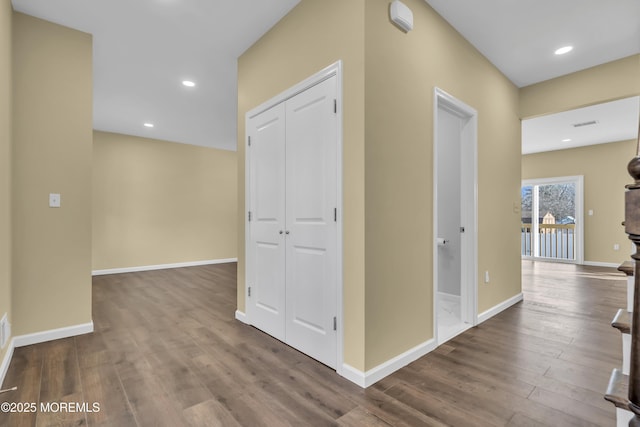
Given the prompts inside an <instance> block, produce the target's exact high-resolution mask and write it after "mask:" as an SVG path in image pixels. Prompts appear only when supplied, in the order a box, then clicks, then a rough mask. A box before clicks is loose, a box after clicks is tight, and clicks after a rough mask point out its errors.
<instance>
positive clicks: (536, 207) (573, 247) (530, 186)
mask: <svg viewBox="0 0 640 427" xmlns="http://www.w3.org/2000/svg"><path fill="white" fill-rule="evenodd" d="M521 197H522V209H521V212H522V224H521V254H522V256H523V257H526V258H529V257H531V258H540V259H545V260H554V261H565V262H582V236H581V230H582V227H580V221H579V219H581V218H582V177H581V176H579V177H564V178H551V179H540V180H527V181H523V183H522V189H521Z"/></svg>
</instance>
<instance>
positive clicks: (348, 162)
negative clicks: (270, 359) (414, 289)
mask: <svg viewBox="0 0 640 427" xmlns="http://www.w3.org/2000/svg"><path fill="white" fill-rule="evenodd" d="M364 3H365V1H364V0H350V1H344V0H326V1H317V0H302V2H301V3H300V4H299V5H298V6H297V7H295V8H294V9H293V10H292V11H291V12H290V13H289V14H288V15H287V16H286V17H285V18H284V19H283V20H282V21H280V22H279V23H278V24H277V25H276V26H275V27H274V28H273V29H272V30H271V31H269V32H268V33H267V34H266V35H265V36H264V37H263V38H262V39H261V40H260V41H258V42H257V43H256V44H255V45H254V46H252V47H251V48H249V49H248V50H247V51H246V52H245V53H244V54H243V55H242V56H241V57H240V58H239V60H238V189H239V193H238V194H239V196H238V225H239V227H238V309H239V310H241V311H244V309H245V279H244V269H245V264H244V250H245V248H244V239H245V235H244V224H245V215H246V211H245V207H244V198H245V194H244V188H245V182H244V173H245V171H244V161H245V159H244V153H245V144H246V142H245V136H244V135H245V128H244V126H245V124H244V118H245V113H246V112H247V111H249V110H250V109H252V108H253V107H256V106H258V105H259V104H261V103H262V102H265V101H267V100H269V99H270V98H272V97H273V96H275V95H277V94H279V93H280V92H282V91H284V90H286V89H288V88H289V87H291V86H293V85H294V84H296V83H298V82H300V81H302V80H304V79H306V78H307V77H309V76H310V75H312V74H314V73H315V72H317V71H320V70H321V69H323V68H324V67H326V66H328V65H330V64H332V63H334V62H335V61H337V60H339V59H341V60H342V61H343V66H344V80H343V84H344V91H343V96H344V114H343V117H344V132H343V135H344V141H343V145H344V147H343V159H344V165H345V167H344V172H343V173H344V180H343V188H344V190H343V192H344V198H343V206H344V215H343V221H344V236H343V239H344V254H345V255H344V276H343V277H344V295H343V296H344V307H345V311H344V328H345V339H344V346H345V362H346V363H349V364H350V365H352V366H354V367H355V368H357V369H363V368H364V298H363V295H364V107H363V104H364V78H363V76H364Z"/></svg>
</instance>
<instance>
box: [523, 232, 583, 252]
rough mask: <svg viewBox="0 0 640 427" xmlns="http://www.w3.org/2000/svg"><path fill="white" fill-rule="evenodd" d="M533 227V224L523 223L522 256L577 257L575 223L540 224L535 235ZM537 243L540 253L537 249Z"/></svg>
mask: <svg viewBox="0 0 640 427" xmlns="http://www.w3.org/2000/svg"><path fill="white" fill-rule="evenodd" d="M532 228H533V226H532V224H522V228H521V236H522V237H521V242H522V243H521V246H522V256H536V257H542V258H555V259H565V260H574V259H575V258H576V253H575V246H576V245H575V243H576V233H575V231H576V225H575V224H539V225H538V233H537V236H535V235H534V233H533V230H532ZM534 239H535V241H534ZM536 245H537V247H538V251H537V252H538V253H536V250H535V246H536Z"/></svg>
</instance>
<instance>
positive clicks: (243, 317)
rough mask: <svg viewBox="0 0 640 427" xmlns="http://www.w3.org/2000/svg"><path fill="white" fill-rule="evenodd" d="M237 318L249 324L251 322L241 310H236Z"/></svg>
mask: <svg viewBox="0 0 640 427" xmlns="http://www.w3.org/2000/svg"><path fill="white" fill-rule="evenodd" d="M236 320H239V321H241V322H242V323H246V324H247V325H248V324H249V321H248V320H247V315H246V314H245V313H244V312H242V311H240V310H236Z"/></svg>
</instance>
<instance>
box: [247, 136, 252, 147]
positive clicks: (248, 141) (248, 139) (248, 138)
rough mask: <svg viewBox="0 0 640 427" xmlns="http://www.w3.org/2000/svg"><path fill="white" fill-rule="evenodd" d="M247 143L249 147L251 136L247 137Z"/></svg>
mask: <svg viewBox="0 0 640 427" xmlns="http://www.w3.org/2000/svg"><path fill="white" fill-rule="evenodd" d="M247 143H248V144H249V147H251V137H250V136H249V137H247Z"/></svg>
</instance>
